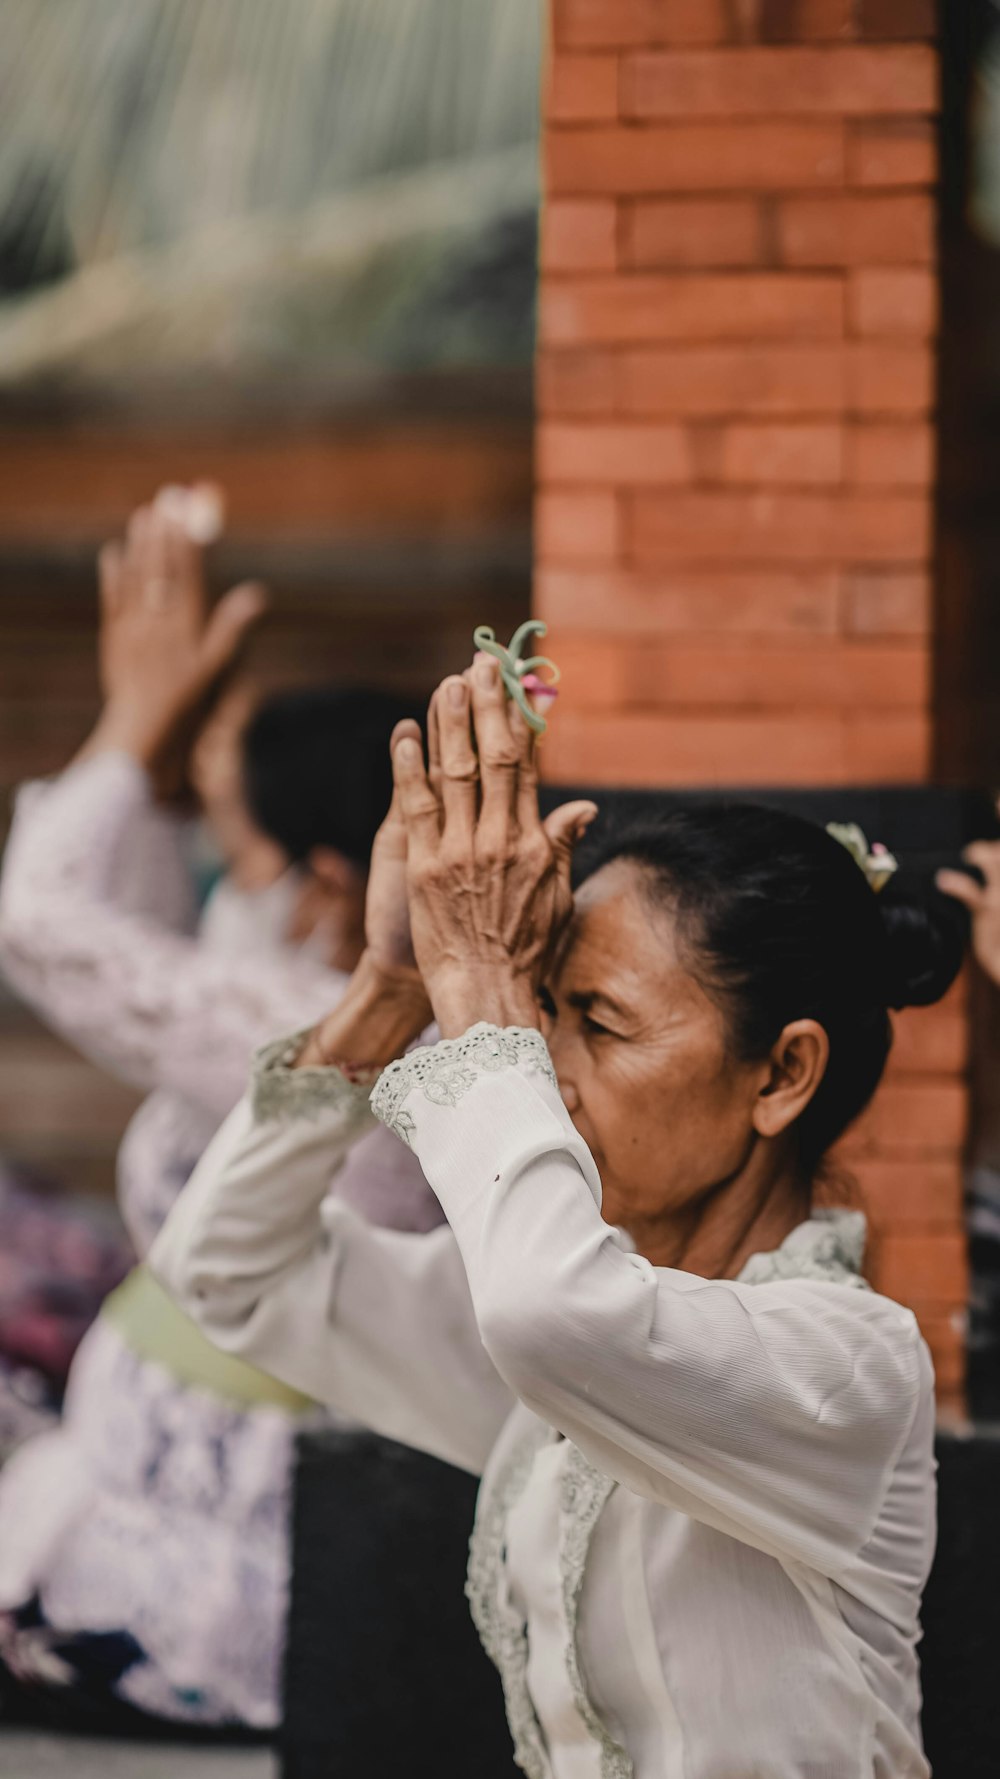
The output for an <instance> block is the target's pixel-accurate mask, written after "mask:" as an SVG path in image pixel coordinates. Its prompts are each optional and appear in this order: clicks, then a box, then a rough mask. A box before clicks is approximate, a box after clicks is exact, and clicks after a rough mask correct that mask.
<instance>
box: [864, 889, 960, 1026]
mask: <svg viewBox="0 0 1000 1779" xmlns="http://www.w3.org/2000/svg"><path fill="white" fill-rule="evenodd" d="M879 911H880V913H881V916H882V926H883V929H884V932H885V938H886V947H885V956H886V1004H887V1005H888V1006H889V1007H891V1008H892V1009H893V1010H894V1011H896V1012H900V1011H901V1010H902V1009H903V1008H904V1007H929V1006H931V1005H932V1003H933V1002H934V1001H939V1000H940V999H941V997H942V995H944V994H946V993H947V991H948V989H949V988H950V987H951V985H952V983H953V982H954V980H955V978H956V976H957V975H958V972H959V970H960V969H961V967H962V960H963V958H964V956H965V949H966V945H967V943H968V937H969V919H968V914H967V912H966V910H965V909H964V908H963V907H962V906H961V905H960V904H959V903H958V902H956V901H954V900H953V899H952V898H951V897H950V896H944V895H942V894H941V892H940V890H938V889H935V887H934V884H933V881H930V880H928V881H926V882H921V881H919V880H915V879H914V878H913V877H912V876H907V874H905V873H900V875H899V876H898V877H894V878H893V879H892V881H891V882H890V883H888V884H887V885H886V887H885V889H884V890H883V891H882V893H881V895H880V896H879Z"/></svg>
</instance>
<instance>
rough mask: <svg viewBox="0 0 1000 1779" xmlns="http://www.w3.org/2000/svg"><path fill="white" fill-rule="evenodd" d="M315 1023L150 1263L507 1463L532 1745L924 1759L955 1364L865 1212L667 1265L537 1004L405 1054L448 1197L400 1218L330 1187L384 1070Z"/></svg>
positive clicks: (297, 1358)
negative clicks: (939, 1481)
mask: <svg viewBox="0 0 1000 1779" xmlns="http://www.w3.org/2000/svg"><path fill="white" fill-rule="evenodd" d="M295 1043H296V1040H288V1041H285V1042H283V1043H279V1044H276V1045H272V1046H269V1047H268V1048H267V1049H266V1050H265V1051H263V1052H262V1053H261V1056H260V1058H259V1059H258V1065H257V1074H256V1080H255V1085H254V1089H253V1092H252V1095H251V1097H249V1098H248V1099H247V1100H246V1101H244V1103H243V1104H241V1105H240V1106H239V1107H238V1108H237V1110H236V1111H235V1112H234V1113H233V1115H232V1117H231V1118H230V1120H229V1121H228V1123H227V1124H226V1125H225V1127H224V1128H223V1130H221V1131H220V1132H219V1134H218V1136H217V1137H216V1139H215V1141H214V1143H213V1144H212V1146H211V1148H210V1149H209V1151H208V1153H207V1154H206V1155H205V1157H204V1158H203V1160H202V1162H201V1165H200V1166H199V1168H198V1170H197V1172H196V1173H195V1175H194V1177H193V1179H192V1181H191V1182H190V1184H189V1186H188V1188H187V1190H186V1191H185V1192H184V1194H183V1195H182V1197H181V1199H180V1200H179V1202H178V1205H177V1207H176V1209H175V1210H174V1212H173V1214H172V1216H171V1217H170V1219H169V1220H168V1222H167V1224H166V1226H165V1228H164V1230H163V1231H162V1233H161V1235H160V1238H159V1240H158V1242H157V1244H156V1246H155V1248H154V1250H153V1255H152V1264H153V1266H154V1268H155V1269H156V1270H157V1271H158V1273H159V1275H160V1277H161V1278H162V1279H163V1281H164V1282H165V1283H166V1284H167V1286H168V1287H169V1288H170V1289H171V1290H172V1291H173V1292H174V1293H175V1295H176V1296H177V1297H178V1299H179V1300H180V1301H181V1303H182V1304H183V1305H184V1307H185V1308H186V1309H187V1310H188V1311H189V1312H190V1314H191V1315H193V1316H195V1317H196V1318H197V1319H199V1320H200V1322H201V1323H202V1325H203V1327H204V1328H205V1329H206V1330H207V1331H208V1332H209V1334H210V1335H211V1337H212V1339H213V1340H215V1341H216V1342H217V1343H218V1344H219V1345H220V1346H222V1347H225V1348H226V1349H227V1350H229V1351H232V1352H236V1353H239V1354H241V1355H243V1356H244V1357H247V1358H249V1359H251V1360H253V1362H254V1363H256V1364H258V1365H261V1366H264V1367H267V1368H269V1369H270V1370H272V1371H273V1372H274V1373H275V1374H276V1375H277V1376H278V1377H280V1378H282V1379H284V1380H285V1381H287V1382H288V1383H290V1384H293V1385H295V1386H296V1387H297V1388H299V1389H302V1390H305V1391H308V1392H310V1393H311V1394H314V1395H315V1396H317V1397H321V1398H323V1399H325V1400H326V1401H328V1402H330V1403H333V1404H335V1405H336V1406H337V1407H339V1408H340V1409H342V1410H345V1411H347V1412H349V1413H351V1414H353V1415H356V1416H358V1417H359V1418H362V1419H364V1420H366V1421H367V1422H368V1423H369V1424H370V1425H371V1426H372V1427H374V1428H376V1429H377V1430H379V1431H381V1432H383V1433H385V1434H388V1435H390V1436H392V1437H395V1438H397V1439H401V1440H404V1441H407V1442H409V1443H411V1444H413V1445H416V1446H419V1447H422V1448H423V1449H425V1450H427V1451H429V1452H432V1453H434V1454H436V1455H437V1456H439V1457H441V1458H443V1459H446V1460H449V1461H450V1462H452V1463H454V1464H458V1465H461V1466H464V1467H465V1468H467V1469H468V1470H470V1471H473V1472H477V1473H479V1472H481V1473H482V1476H483V1482H482V1488H481V1491H480V1499H479V1508H478V1514H477V1525H476V1530H475V1533H474V1537H473V1542H472V1553H471V1560H470V1569H469V1596H470V1602H471V1605H472V1610H473V1614H474V1616H475V1618H476V1621H477V1623H478V1625H479V1628H480V1632H481V1634H482V1636H483V1639H484V1642H485V1643H486V1646H487V1648H488V1650H489V1651H490V1653H491V1655H492V1656H493V1658H494V1659H495V1661H496V1662H497V1664H498V1666H499V1668H500V1671H501V1675H502V1678H503V1683H504V1689H505V1693H506V1698H507V1706H508V1715H509V1718H510V1724H511V1728H512V1731H513V1734H514V1738H515V1742H516V1747H517V1754H518V1758H519V1760H520V1763H521V1766H522V1767H523V1769H524V1771H525V1772H526V1773H527V1774H528V1775H530V1779H751V1776H753V1779H757V1776H759V1775H763V1774H766V1775H767V1779H862V1776H864V1779H872V1776H878V1779H890V1776H891V1779H904V1776H913V1779H917V1776H925V1775H926V1774H927V1772H928V1768H927V1765H926V1762H925V1760H924V1757H923V1754H922V1751H921V1743H920V1731H919V1722H918V1714H919V1680H918V1668H917V1659H916V1642H917V1638H918V1634H919V1625H918V1614H919V1604H920V1594H921V1589H922V1586H923V1582H924V1579H925V1577H926V1573H927V1569H928V1566H929V1562H930V1557H931V1552H932V1546H933V1527H934V1482H933V1458H932V1436H933V1415H934V1410H933V1387H932V1374H931V1366H930V1361H929V1358H928V1355H927V1352H926V1348H925V1347H924V1345H923V1342H922V1341H921V1338H920V1335H919V1332H918V1329H917V1327H916V1324H915V1321H914V1318H913V1316H912V1315H911V1314H910V1313H909V1312H908V1311H907V1310H905V1309H902V1308H900V1307H899V1306H898V1305H896V1304H894V1303H891V1302H889V1301H888V1300H887V1299H885V1298H882V1297H879V1296H876V1295H875V1294H874V1293H873V1292H871V1291H869V1290H868V1289H867V1288H865V1287H864V1286H863V1285H862V1282H861V1280H860V1278H859V1276H858V1271H857V1267H858V1262H859V1259H860V1248H861V1245H862V1242H863V1221H862V1219H861V1218H860V1217H859V1216H857V1215H856V1214H851V1213H839V1214H831V1215H829V1216H828V1217H826V1218H817V1219H815V1220H813V1221H811V1222H808V1223H806V1224H804V1225H802V1226H801V1227H800V1228H799V1229H797V1230H796V1231H795V1232H794V1233H793V1234H792V1235H791V1236H790V1237H789V1238H788V1240H787V1241H786V1242H785V1243H784V1244H783V1245H782V1247H781V1248H780V1249H779V1250H777V1252H775V1253H773V1254H761V1255H757V1256H755V1257H754V1258H753V1259H752V1260H751V1261H750V1263H749V1265H748V1266H747V1268H746V1270H745V1272H744V1274H743V1275H742V1277H741V1278H740V1279H739V1280H738V1281H735V1282H729V1281H716V1280H709V1279H703V1278H699V1277H695V1276H694V1275H691V1274H688V1273H684V1272H677V1271H670V1270H665V1269H658V1268H656V1267H653V1266H651V1265H650V1264H649V1263H648V1262H647V1261H645V1260H643V1259H642V1258H640V1257H639V1256H638V1255H636V1254H635V1253H633V1252H631V1251H629V1248H628V1245H627V1243H626V1242H625V1241H624V1240H623V1238H622V1237H621V1236H620V1235H619V1234H618V1233H617V1232H616V1231H614V1230H613V1229H611V1228H609V1227H608V1226H607V1225H606V1224H605V1223H604V1222H603V1221H602V1219H601V1216H600V1210H599V1207H600V1197H601V1188H600V1181H599V1178H598V1175H597V1171H596V1168H595V1165H594V1162H593V1159H592V1157H591V1155H590V1153H589V1151H588V1149H587V1147H586V1145H585V1144H584V1143H583V1142H582V1140H581V1138H580V1136H579V1135H578V1133H577V1132H576V1130H575V1129H574V1127H573V1124H572V1122H571V1120H570V1118H569V1115H568V1113H567V1112H566V1109H565V1107H564V1105H563V1103H562V1100H561V1098H560V1096H559V1093H558V1091H557V1088H556V1084H555V1079H554V1076H553V1073H552V1069H551V1065H550V1062H549V1057H548V1052H547V1050H546V1047H545V1044H544V1041H543V1040H542V1038H541V1036H540V1035H539V1034H538V1033H537V1032H533V1031H521V1030H511V1031H504V1032H501V1031H498V1030H496V1029H494V1028H491V1027H486V1026H480V1027H475V1028H473V1030H472V1031H471V1032H469V1033H468V1034H467V1035H466V1037H465V1038H464V1039H462V1040H459V1041H457V1042H454V1041H453V1042H446V1043H441V1044H438V1045H437V1046H435V1047H434V1048H432V1049H429V1050H428V1049H425V1050H421V1051H417V1052H414V1053H413V1054H411V1055H410V1056H408V1057H407V1058H405V1059H403V1060H402V1061H400V1062H397V1063H394V1064H392V1065H391V1067H390V1068H389V1069H388V1070H386V1071H385V1073H384V1074H383V1075H382V1077H381V1079H380V1080H379V1082H378V1084H377V1086H376V1088H375V1091H374V1094H373V1095H372V1104H373V1106H374V1109H375V1111H376V1113H377V1114H378V1116H379V1117H380V1118H381V1119H382V1120H383V1121H384V1122H385V1123H387V1124H388V1125H390V1127H391V1128H393V1129H394V1130H395V1131H396V1132H397V1133H398V1134H399V1135H400V1136H401V1137H402V1138H403V1140H404V1141H405V1142H407V1143H408V1144H410V1145H411V1146H412V1147H413V1148H414V1149H415V1150H416V1153H417V1154H418V1156H419V1157H420V1160H421V1162H422V1164H423V1167H424V1171H425V1172H426V1174H427V1177H428V1179H429V1180H430V1181H431V1182H432V1184H433V1185H434V1187H435V1190H436V1191H437V1193H438V1194H439V1196H440V1198H441V1202H442V1204H443V1206H444V1209H445V1212H446V1214H447V1216H448V1218H449V1223H450V1227H449V1228H442V1229H439V1230H436V1231H434V1232H432V1233H430V1234H427V1235H403V1234H398V1233H389V1232H385V1231H376V1230H373V1229H371V1228H369V1227H366V1226H365V1225H364V1224H362V1223H361V1222H360V1221H359V1220H358V1218H357V1217H356V1216H355V1215H354V1214H353V1213H352V1212H351V1211H350V1210H349V1209H347V1208H345V1207H344V1206H343V1205H341V1204H338V1203H337V1202H336V1201H335V1200H333V1199H330V1198H325V1197H324V1194H325V1188H326V1185H327V1182H328V1179H329V1173H330V1167H331V1163H332V1162H334V1161H336V1160H338V1159H340V1158H342V1157H343V1156H344V1155H345V1154H346V1152H347V1150H348V1148H349V1147H350V1145H351V1143H352V1142H353V1141H354V1140H355V1139H356V1138H357V1137H358V1136H359V1135H360V1133H361V1132H362V1131H363V1130H364V1129H365V1128H366V1124H367V1116H368V1108H367V1106H366V1104H365V1099H364V1094H363V1091H359V1090H358V1089H357V1088H355V1087H352V1086H350V1085H349V1084H348V1083H347V1082H345V1081H344V1079H343V1078H342V1077H341V1076H340V1075H338V1074H337V1073H336V1071H332V1070H331V1071H328V1070H308V1069H307V1070H300V1071H292V1070H290V1069H289V1068H288V1067H287V1063H288V1061H289V1060H290V1059H291V1056H292V1055H293V1054H294V1045H295ZM290 1046H291V1047H290Z"/></svg>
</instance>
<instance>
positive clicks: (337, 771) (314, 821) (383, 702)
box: [243, 686, 426, 870]
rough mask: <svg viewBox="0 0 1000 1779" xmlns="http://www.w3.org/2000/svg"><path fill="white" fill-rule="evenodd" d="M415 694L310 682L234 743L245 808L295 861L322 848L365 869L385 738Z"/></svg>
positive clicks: (387, 766) (382, 790)
mask: <svg viewBox="0 0 1000 1779" xmlns="http://www.w3.org/2000/svg"><path fill="white" fill-rule="evenodd" d="M403 717H415V718H416V719H417V721H418V722H419V723H420V724H421V725H423V723H424V720H425V717H426V710H425V707H423V706H422V705H421V703H420V701H419V699H416V698H411V699H407V698H398V697H396V696H395V695H394V694H393V693H391V692H378V691H373V690H371V689H370V688H367V687H363V686H309V687H306V688H305V689H302V690H294V691H289V692H279V693H278V694H277V695H276V696H274V697H271V698H268V699H266V700H265V702H264V703H263V704H262V705H261V707H260V709H259V710H258V711H257V712H256V714H255V715H254V716H253V717H252V718H251V720H250V723H249V725H248V727H247V731H246V734H245V736H244V739H243V777H244V785H245V789H246V796H247V802H248V803H249V805H250V809H251V811H252V813H253V816H254V818H255V820H256V821H257V823H258V825H259V826H260V827H261V828H263V830H264V832H265V834H269V835H270V836H271V839H272V840H277V841H278V843H279V844H280V845H281V846H283V847H284V849H285V851H286V852H287V853H288V854H289V856H290V857H291V858H292V859H294V860H296V861H302V860H304V859H307V858H308V857H309V854H310V853H311V852H312V850H313V848H314V847H316V846H329V847H332V848H333V849H334V850H335V851H336V852H340V853H343V854H344V856H345V857H346V858H348V859H352V860H353V861H354V863H355V864H357V865H361V866H363V867H364V868H365V869H366V870H367V867H368V861H369V858H370V856H371V850H372V843H373V841H374V839H375V835H376V833H377V832H378V829H379V827H380V826H381V824H382V821H383V819H384V817H385V813H386V810H387V809H388V807H389V803H390V801H391V799H392V763H391V761H390V759H389V737H390V736H391V734H392V731H393V729H394V728H395V727H396V724H397V723H398V722H399V721H400V720H401V719H402V718H403Z"/></svg>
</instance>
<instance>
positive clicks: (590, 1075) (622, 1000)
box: [545, 860, 769, 1245]
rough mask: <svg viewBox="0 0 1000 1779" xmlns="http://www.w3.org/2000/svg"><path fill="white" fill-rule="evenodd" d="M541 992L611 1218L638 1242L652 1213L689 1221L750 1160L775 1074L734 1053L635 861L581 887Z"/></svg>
mask: <svg viewBox="0 0 1000 1779" xmlns="http://www.w3.org/2000/svg"><path fill="white" fill-rule="evenodd" d="M547 996H548V997H550V1010H549V1012H548V1015H547V1017H546V1019H545V1033H546V1037H547V1039H548V1043H549V1048H550V1051H551V1053H552V1060H553V1063H554V1065H555V1069H556V1073H557V1075H558V1078H559V1085H560V1089H561V1091H562V1094H563V1098H564V1100H565V1102H566V1106H567V1108H568V1110H569V1113H570V1116H571V1117H572V1119H573V1123H574V1124H575V1125H576V1127H577V1129H578V1130H579V1132H580V1135H581V1136H582V1137H583V1138H584V1141H585V1142H586V1143H587V1145H588V1147H589V1149H590V1150H591V1152H592V1154H593V1156H594V1159H595V1161H596V1162H597V1166H598V1169H599V1171H600V1175H601V1180H602V1183H603V1187H604V1198H603V1207H602V1211H603V1216H604V1218H605V1221H606V1222H608V1223H612V1224H618V1225H620V1226H621V1227H622V1228H624V1229H627V1230H629V1231H630V1232H631V1233H632V1234H633V1235H634V1236H635V1237H636V1239H637V1241H638V1240H639V1237H640V1235H641V1233H642V1232H643V1231H644V1230H646V1229H648V1228H649V1227H650V1226H652V1225H655V1223H656V1222H657V1220H658V1219H662V1218H663V1217H664V1216H669V1217H676V1216H677V1215H678V1214H681V1213H684V1212H685V1211H690V1212H692V1213H693V1212H694V1211H695V1210H696V1209H697V1207H698V1205H699V1202H700V1201H702V1200H703V1199H704V1198H705V1196H706V1194H707V1193H709V1192H710V1191H711V1189H712V1188H713V1187H717V1186H719V1185H721V1184H723V1183H724V1182H726V1181H728V1180H730V1179H732V1178H733V1177H734V1176H735V1175H736V1174H738V1173H739V1172H740V1170H741V1169H742V1168H743V1167H744V1166H745V1164H746V1162H747V1161H748V1159H749V1156H750V1152H751V1150H752V1148H753V1145H754V1142H755V1133H754V1123H753V1110H754V1105H755V1102H756V1101H757V1099H758V1096H759V1094H760V1092H761V1089H762V1086H763V1085H764V1084H765V1083H766V1080H767V1076H768V1072H769V1070H768V1064H767V1063H766V1062H764V1063H757V1064H744V1063H740V1062H739V1061H737V1060H736V1059H735V1058H734V1057H733V1055H732V1054H731V1052H730V1049H729V1048H728V1047H727V1043H726V1027H725V1021H724V1016H723V1013H722V1011H721V1009H720V1007H719V1006H718V1005H717V1003H716V1002H715V1001H714V1000H712V999H711V998H710V997H709V995H708V994H707V993H706V992H705V990H704V989H703V988H702V987H701V986H700V985H699V983H698V982H697V981H696V980H695V978H694V976H692V975H691V974H690V970H689V968H688V965H687V963H686V962H685V959H684V957H683V954H682V952H681V951H680V950H679V947H678V943H677V934H676V928H675V922H674V919H673V916H672V915H671V913H670V911H669V909H666V908H658V907H656V906H655V905H654V903H653V901H652V899H651V898H650V897H649V895H648V894H647V893H646V892H645V891H644V887H643V883H642V878H641V867H638V866H636V865H635V864H633V863H632V862H630V861H628V860H615V861H614V862H612V863H611V864H609V865H606V866H605V867H604V868H603V869H602V870H601V871H599V872H597V873H596V875H595V876H594V877H592V878H590V879H589V880H588V881H587V882H586V883H585V884H584V885H583V887H582V889H581V890H580V891H579V893H578V895H577V897H576V903H575V909H574V915H573V920H572V924H571V926H570V929H569V931H568V933H567V936H566V939H565V941H564V944H563V946H562V949H561V952H560V956H559V958H558V960H557V968H556V970H555V972H554V976H553V980H552V982H551V983H550V985H549V988H548V991H547ZM640 1245H641V1243H640Z"/></svg>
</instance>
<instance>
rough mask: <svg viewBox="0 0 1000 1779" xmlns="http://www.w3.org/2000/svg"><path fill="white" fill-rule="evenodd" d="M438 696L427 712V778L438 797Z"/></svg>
mask: <svg viewBox="0 0 1000 1779" xmlns="http://www.w3.org/2000/svg"><path fill="white" fill-rule="evenodd" d="M438 696H439V693H438V692H435V694H434V696H433V698H432V699H431V701H430V705H429V706H428V710H427V776H428V778H429V780H430V783H431V789H432V790H433V792H434V795H435V796H436V797H440V795H441V734H440V729H439V726H438V711H437V705H438Z"/></svg>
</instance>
